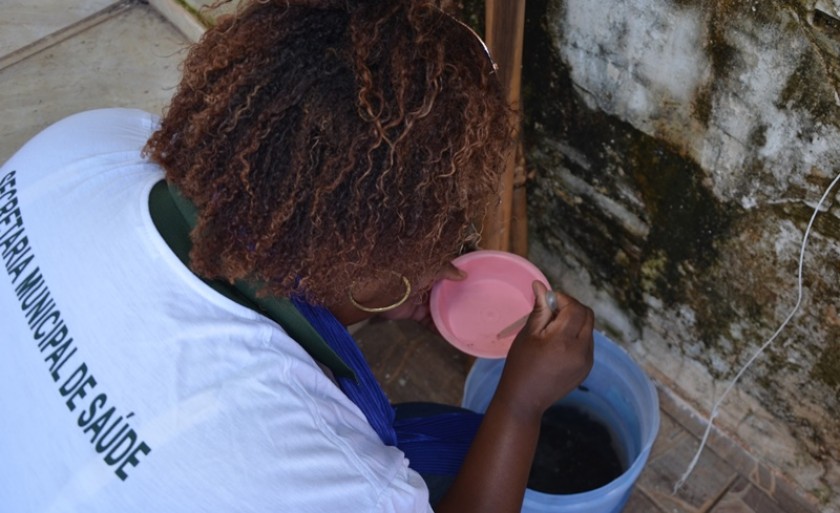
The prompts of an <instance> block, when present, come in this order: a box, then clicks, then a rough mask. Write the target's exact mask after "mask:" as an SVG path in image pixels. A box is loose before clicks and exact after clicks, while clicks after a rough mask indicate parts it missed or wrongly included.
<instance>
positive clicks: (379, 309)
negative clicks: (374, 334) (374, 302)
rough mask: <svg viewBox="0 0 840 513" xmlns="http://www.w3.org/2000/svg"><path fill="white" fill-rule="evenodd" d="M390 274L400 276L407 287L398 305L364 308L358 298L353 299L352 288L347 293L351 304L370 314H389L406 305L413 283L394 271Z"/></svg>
mask: <svg viewBox="0 0 840 513" xmlns="http://www.w3.org/2000/svg"><path fill="white" fill-rule="evenodd" d="M390 273H391V274H393V275H394V276H399V277H400V278H402V282H403V285H405V294H403V296H402V297H401V298H400V299H399V300H397V302H396V303H394V304H391V305H388V306H377V307H370V306H364V305H362V304H361V303H359V302H358V301H356V298H354V297H353V290H352V286H351V290H348V291H347V297H348V298H350V302H351V303H352V304H353V306H355V307H356V308H358V309H359V310H361V311H363V312H368V313H382V312H387V311H389V310H393V309H394V308H398V307H400V306H402V304H403V303H405V302H406V301H407V300H408V297H409V296H410V295H411V282H410V281H408V278H406V277H405V276H403V275H402V274H399V273H396V272H394V271H390Z"/></svg>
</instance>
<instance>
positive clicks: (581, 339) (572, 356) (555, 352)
mask: <svg viewBox="0 0 840 513" xmlns="http://www.w3.org/2000/svg"><path fill="white" fill-rule="evenodd" d="M533 287H534V294H535V295H536V301H535V304H534V309H533V311H532V312H531V315H530V317H529V318H528V321H527V323H526V324H525V327H524V328H522V330H521V331H520V332H519V334H518V335H517V336H516V339H515V340H514V341H513V344H512V345H511V348H510V352H509V353H508V356H507V361H506V362H505V369H504V373H503V374H502V378H501V382H500V384H499V388H498V391H497V394H502V395H503V397H502V398H503V399H505V400H508V401H513V404H515V405H518V407H521V408H527V409H531V410H532V411H531V412H530V413H534V412H535V413H538V414H539V415H542V413H543V412H544V411H545V410H546V409H548V407H549V406H551V405H552V404H554V403H555V402H557V401H558V400H560V399H561V398H562V397H564V396H565V395H566V394H568V393H569V392H571V391H572V390H574V389H575V388H576V387H577V386H578V385H580V383H581V382H582V381H583V380H584V379H585V378H586V376H587V375H588V374H589V371H590V369H592V363H593V350H594V340H593V336H592V329H593V325H594V320H595V316H594V314H593V313H592V310H591V309H590V308H588V307H586V306H584V305H582V304H581V303H579V302H578V301H577V300H576V299H574V298H573V297H571V296H567V295H566V294H563V293H560V292H553V294H554V295H555V297H556V298H557V306H558V309H557V313H556V314H553V313H552V312H551V310H550V309H549V307H548V305H547V304H546V300H545V295H546V293H547V292H548V290H547V289H546V288H545V286H544V285H543V284H542V283H540V282H538V281H535V282H534V283H533Z"/></svg>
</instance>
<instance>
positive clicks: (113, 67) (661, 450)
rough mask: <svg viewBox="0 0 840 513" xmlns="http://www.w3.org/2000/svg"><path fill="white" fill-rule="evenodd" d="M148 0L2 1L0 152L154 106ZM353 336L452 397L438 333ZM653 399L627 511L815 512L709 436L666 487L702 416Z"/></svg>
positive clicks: (461, 374) (154, 53)
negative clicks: (67, 126) (101, 110)
mask: <svg viewBox="0 0 840 513" xmlns="http://www.w3.org/2000/svg"><path fill="white" fill-rule="evenodd" d="M150 5H151V6H158V8H160V9H161V11H162V12H167V15H168V16H169V17H170V19H174V18H173V16H175V17H177V16H178V14H177V13H175V14H173V10H172V6H173V5H175V4H174V3H172V2H171V1H170V0H150V4H146V3H144V2H141V1H139V0H122V1H114V0H76V1H73V2H67V1H66V0H0V12H2V16H0V91H2V92H0V161H4V160H6V159H7V158H8V157H9V156H10V155H11V154H12V153H13V151H14V150H15V149H16V148H18V147H19V146H20V145H21V144H22V143H23V142H24V141H26V140H27V139H28V138H29V137H30V136H32V135H33V134H34V133H35V132H37V131H38V130H40V129H41V128H43V127H45V126H46V125H48V124H49V123H51V122H53V121H56V120H58V119H60V118H62V117H64V116H66V115H68V114H70V113H73V112H77V111H80V110H85V109H91V108H97V107H109V106H130V107H138V108H143V109H146V110H148V111H150V112H155V113H160V112H161V109H162V108H163V106H164V105H165V104H166V102H167V100H168V98H169V97H170V96H171V94H172V93H173V88H174V86H175V85H176V84H177V81H178V64H179V62H180V61H181V59H182V57H183V55H184V53H183V52H184V48H185V46H186V45H187V44H188V38H187V37H186V36H184V35H183V34H182V33H181V32H179V31H178V30H177V29H175V28H174V26H173V25H172V24H170V23H169V22H168V21H167V20H166V19H164V18H163V17H162V16H161V15H159V14H158V12H157V11H156V10H155V9H154V8H153V7H151V6H150ZM178 26H179V27H181V29H182V30H184V31H186V32H187V33H190V34H191V36H190V37H193V38H194V37H195V33H194V31H192V30H193V28H191V27H194V25H191V24H190V23H189V22H186V23H185V22H184V20H183V19H181V20H180V21H179V22H178ZM185 27H186V28H185ZM191 31H192V32H191ZM357 339H358V340H359V343H360V345H361V346H362V348H363V350H364V351H365V353H366V354H367V355H368V357H369V360H370V363H371V366H372V367H373V369H374V372H375V373H376V374H377V376H378V377H379V379H380V381H381V382H382V383H383V387H384V388H385V389H386V392H387V393H388V394H389V396H390V397H391V399H392V400H393V401H394V402H402V401H408V400H432V401H439V402H443V403H448V404H457V403H458V402H459V400H460V395H461V392H462V388H463V382H464V378H465V376H466V372H467V369H468V366H469V360H468V359H467V358H465V357H464V356H463V355H462V354H460V353H458V352H457V351H456V350H454V349H453V348H451V347H450V346H449V345H447V344H446V343H445V342H443V341H442V340H441V339H439V338H437V337H435V336H433V335H430V334H429V333H428V332H427V331H425V330H424V329H422V328H420V327H418V326H417V325H415V324H412V323H408V322H400V323H393V322H383V323H377V324H368V325H366V326H363V327H361V328H360V329H359V331H358V332H357ZM660 405H661V414H662V416H661V418H662V425H661V428H660V432H659V437H658V439H657V442H656V444H655V446H654V448H653V452H652V454H651V457H650V460H649V462H648V466H647V467H646V469H645V471H644V472H643V473H642V475H641V477H640V479H639V481H638V482H637V486H636V487H635V489H634V492H633V495H632V497H631V499H630V502H629V504H628V505H627V508H626V509H625V512H626V513H627V512H635V513H649V512H650V513H659V512H661V513H665V512H668V513H683V512H686V513H687V512H690V513H699V512H713V513H750V512H755V513H800V512H802V513H805V512H816V511H818V509H817V508H814V507H811V506H809V505H808V504H807V502H806V501H805V500H804V499H803V498H801V497H800V496H798V495H797V493H796V492H795V491H794V490H793V489H792V488H791V487H790V485H789V484H788V483H787V482H786V481H785V480H783V479H781V478H779V477H777V476H775V475H774V474H772V473H771V472H769V471H768V470H767V469H766V468H765V467H764V466H762V465H761V464H760V463H759V462H757V461H755V460H754V459H753V458H752V457H751V456H750V455H749V454H748V452H746V451H744V450H743V449H742V448H741V447H739V446H737V445H736V444H734V443H733V442H732V441H731V440H729V439H727V438H725V437H722V436H720V435H718V434H714V435H713V436H712V438H711V443H710V446H709V448H708V449H707V450H706V451H705V452H704V453H703V455H702V457H701V459H700V463H699V465H698V467H697V469H696V470H695V472H694V474H693V475H692V476H691V478H690V479H689V481H688V482H687V484H686V486H685V487H684V488H683V489H681V490H680V492H678V493H677V494H673V493H672V491H671V490H672V487H673V484H674V482H675V480H676V478H677V477H678V475H679V474H680V473H681V472H682V471H683V470H684V469H685V467H686V465H687V464H688V461H689V460H690V458H691V457H692V456H693V454H694V450H695V448H696V447H697V444H698V443H699V441H698V437H699V436H700V435H701V434H702V429H703V424H702V422H701V420H700V419H699V418H698V417H697V416H695V415H693V414H692V412H691V411H689V410H687V409H685V408H684V407H683V406H681V403H679V401H678V400H676V399H675V398H674V397H673V396H672V395H671V394H670V393H669V392H668V391H667V390H664V389H660Z"/></svg>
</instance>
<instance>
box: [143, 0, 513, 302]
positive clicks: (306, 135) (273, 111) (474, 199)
mask: <svg viewBox="0 0 840 513" xmlns="http://www.w3.org/2000/svg"><path fill="white" fill-rule="evenodd" d="M491 64H492V63H491V61H490V60H489V59H488V56H487V55H486V54H485V53H484V49H483V48H482V46H481V44H480V42H479V40H478V39H477V38H476V37H475V35H474V34H472V33H471V32H470V31H469V30H468V29H467V28H466V27H465V26H463V25H462V24H460V23H459V22H457V21H456V20H455V19H454V18H452V17H451V16H450V15H449V14H445V13H444V12H443V11H442V9H441V7H440V6H439V5H438V4H437V3H436V2H433V1H429V0H425V1H424V0H388V1H386V0H382V1H376V0H369V1H358V2H349V1H343V0H342V1H336V0H259V1H255V2H252V3H251V4H249V5H247V6H246V7H245V8H243V9H241V10H240V11H239V12H238V13H236V14H235V15H233V16H230V17H227V18H224V19H222V20H221V21H220V22H219V23H218V24H217V25H216V26H215V27H213V28H212V29H210V30H208V31H207V33H206V34H205V35H204V36H203V38H202V39H201V41H200V42H199V43H197V44H196V45H194V46H193V47H192V48H191V50H190V52H189V55H188V56H187V58H186V61H185V63H184V76H183V79H182V82H181V84H180V86H179V88H178V91H177V93H176V94H175V96H174V98H173V100H172V102H171V104H170V105H169V107H168V108H167V110H166V112H165V115H164V118H163V120H162V124H161V126H160V128H159V130H157V131H156V132H155V133H154V134H153V136H152V137H151V139H150V140H149V142H148V145H147V147H146V151H147V153H148V154H149V155H150V156H151V158H152V159H153V160H154V161H156V162H158V163H159V164H160V165H161V166H162V167H163V168H164V169H165V171H166V179H167V180H168V181H170V182H171V183H174V184H175V185H176V186H177V187H178V188H180V190H181V192H182V194H183V195H184V196H185V197H187V198H188V199H190V200H191V201H192V202H193V203H194V204H195V205H196V207H197V209H198V212H199V218H198V222H197V226H196V227H195V229H194V230H193V232H192V234H191V237H192V240H193V248H192V251H191V254H190V257H191V265H192V268H193V270H194V271H195V272H196V273H197V274H199V275H202V276H205V277H208V278H213V279H223V280H227V281H229V282H233V281H234V280H248V281H251V282H255V283H259V284H261V286H262V287H263V289H262V292H263V293H268V294H274V295H278V296H285V295H289V294H292V293H302V294H305V295H307V296H308V297H309V298H311V299H312V300H314V301H317V302H331V301H337V300H340V299H342V298H346V297H347V291H348V288H349V287H350V286H351V285H352V284H353V283H354V282H355V281H356V280H365V279H373V278H374V277H375V276H376V275H377V273H381V272H382V271H393V272H397V273H400V274H402V275H404V276H406V277H407V278H408V279H409V280H411V282H412V283H413V284H415V285H416V283H418V281H419V280H421V278H422V277H428V276H430V275H431V274H432V273H434V271H436V270H437V269H440V268H441V267H442V266H443V265H444V264H445V263H446V262H447V261H449V260H450V259H452V258H453V257H455V256H457V254H458V251H459V248H460V247H461V246H462V244H463V243H464V241H465V239H466V238H467V237H468V236H469V233H470V226H471V223H473V222H476V221H479V220H480V219H481V218H482V217H483V215H484V212H485V210H486V208H487V206H488V204H493V203H495V202H496V201H497V197H498V184H499V173H500V172H501V169H500V163H501V162H502V156H503V153H504V152H505V151H507V150H508V146H509V144H510V133H511V122H510V119H511V117H510V111H509V109H508V108H507V105H506V102H505V99H504V94H503V93H502V91H501V88H500V85H499V83H498V80H497V79H496V77H495V75H494V73H493V69H492V66H491Z"/></svg>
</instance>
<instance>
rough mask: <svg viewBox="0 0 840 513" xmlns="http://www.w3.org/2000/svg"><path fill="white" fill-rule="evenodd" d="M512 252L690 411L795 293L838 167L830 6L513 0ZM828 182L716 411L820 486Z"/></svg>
mask: <svg viewBox="0 0 840 513" xmlns="http://www.w3.org/2000/svg"><path fill="white" fill-rule="evenodd" d="M526 6H527V7H526V8H527V20H526V24H527V26H526V30H525V35H526V36H525V37H526V41H525V54H524V59H523V61H524V67H523V100H522V101H523V108H524V111H523V120H524V127H525V131H524V134H525V142H526V146H527V162H528V166H529V170H530V171H532V172H533V173H534V179H533V180H531V181H530V183H529V189H528V196H529V197H528V201H529V218H530V232H531V241H532V242H531V243H532V247H531V258H532V259H533V260H535V261H536V262H537V263H538V264H539V265H540V266H541V267H542V268H543V269H544V270H545V271H546V272H547V274H548V275H549V278H550V279H551V280H552V281H553V283H554V284H556V285H558V286H560V287H562V288H565V289H566V290H568V291H570V292H572V293H573V294H576V295H578V296H579V297H581V298H582V299H583V300H584V301H586V302H588V303H590V304H591V305H592V306H593V307H594V308H595V310H596V312H597V313H598V316H599V327H600V329H602V330H604V331H606V332H608V333H609V334H610V335H612V336H613V337H614V338H616V339H618V340H620V341H622V342H623V343H624V344H625V346H626V347H627V348H628V349H629V350H631V352H632V353H633V354H634V355H635V356H636V357H637V358H638V359H639V360H640V361H642V362H643V363H644V364H645V366H646V367H647V368H648V369H649V370H650V371H651V374H652V375H654V377H656V378H657V379H659V380H660V381H661V382H663V384H665V385H666V386H668V387H670V388H671V389H673V390H675V391H676V392H677V393H678V394H679V395H680V396H682V397H683V398H684V399H685V400H687V401H688V402H689V403H691V404H693V405H694V406H695V407H696V408H697V409H698V410H700V411H702V412H705V413H707V412H708V411H709V408H710V406H711V404H712V400H713V395H714V394H720V393H722V391H723V389H724V388H725V386H726V385H727V384H728V383H729V381H730V380H731V379H732V377H733V376H734V374H735V373H736V372H737V371H738V369H739V368H740V366H741V365H742V364H743V363H744V362H745V361H746V360H747V359H748V358H749V357H750V356H751V355H752V354H753V353H754V352H755V351H756V349H757V348H758V347H759V346H760V345H761V344H762V343H763V342H764V341H765V340H767V339H768V338H769V337H770V336H771V335H772V334H773V333H774V331H775V330H776V329H777V327H778V326H779V325H780V324H781V323H782V321H783V320H784V319H785V317H786V316H787V315H788V314H789V312H790V311H791V310H792V308H793V307H794V305H795V304H796V302H797V266H798V259H799V252H800V245H801V243H802V238H803V235H804V232H805V229H806V226H807V224H808V221H809V219H810V216H811V214H812V212H813V210H814V207H815V206H816V204H817V202H818V200H819V199H820V196H821V194H822V192H823V190H824V189H825V188H826V187H827V186H828V185H829V183H830V182H831V181H832V179H833V178H834V177H835V176H836V175H837V174H838V173H840V95H838V88H840V7H838V4H837V3H836V2H833V3H832V2H830V1H822V0H820V1H813V0H810V1H807V0H761V1H750V0H610V1H607V2H592V1H590V0H527V4H526ZM838 199H840V186H838V187H837V188H836V189H835V190H834V191H833V192H832V193H831V195H830V196H829V198H828V199H827V202H826V204H825V207H824V208H823V210H822V212H821V213H820V215H819V216H818V218H817V220H816V222H815V223H814V226H813V229H812V233H811V236H810V240H809V243H808V246H807V251H806V254H805V259H804V286H803V298H802V304H801V308H800V310H799V311H798V313H797V314H796V316H795V317H794V318H793V320H792V321H791V323H790V324H789V325H788V327H787V328H786V329H785V330H784V331H783V332H782V333H781V334H780V336H779V337H778V339H777V340H776V341H775V343H773V344H772V345H771V346H770V347H769V349H768V350H767V351H766V352H765V353H764V354H763V355H762V356H761V357H760V358H759V359H758V360H757V361H756V363H755V364H754V365H753V367H752V368H751V370H750V371H748V372H747V373H746V374H745V375H744V377H743V378H742V380H741V382H740V385H739V386H738V387H737V390H736V393H734V394H733V395H732V396H731V399H730V400H729V401H726V402H725V403H724V405H723V409H724V412H723V413H722V414H721V416H720V417H719V418H718V419H717V420H716V422H717V423H718V424H719V425H720V426H721V427H722V428H723V429H725V430H726V431H728V432H729V433H730V434H731V435H733V436H735V437H737V438H739V439H740V440H741V441H743V442H744V443H745V444H746V445H747V446H748V447H749V449H750V450H751V451H752V452H753V453H754V454H756V455H757V456H758V457H760V458H761V459H762V460H764V461H767V462H768V463H770V464H771V465H774V466H775V467H777V468H778V469H780V470H781V471H782V472H784V473H785V474H787V475H788V476H789V477H790V478H792V479H793V480H795V481H796V482H797V483H798V484H800V485H801V486H802V487H803V488H804V489H806V490H808V491H810V492H812V493H814V494H815V495H816V496H817V497H819V498H820V499H821V500H822V501H823V502H824V504H825V505H826V507H827V508H837V507H838V506H839V505H840V497H838V492H837V491H838V490H840V420H838V415H837V413H838V411H840V408H838V406H840V404H839V403H840V356H838V354H840V314H838V310H840V202H838Z"/></svg>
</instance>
